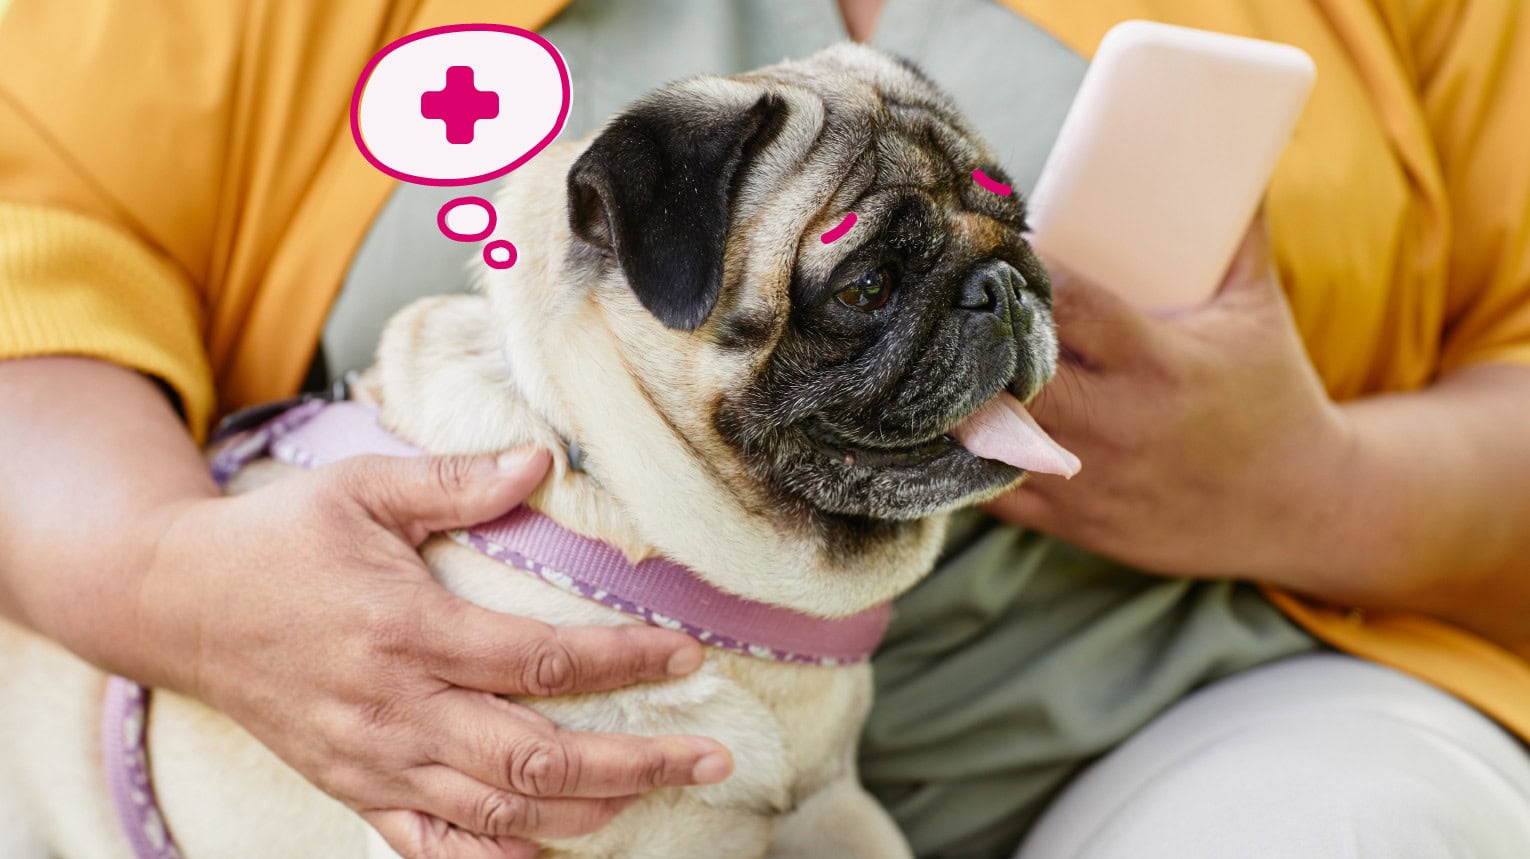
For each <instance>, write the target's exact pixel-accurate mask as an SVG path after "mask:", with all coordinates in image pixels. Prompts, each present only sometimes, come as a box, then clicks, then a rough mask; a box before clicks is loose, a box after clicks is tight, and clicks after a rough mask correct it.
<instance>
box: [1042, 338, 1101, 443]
mask: <svg viewBox="0 0 1530 859" xmlns="http://www.w3.org/2000/svg"><path fill="white" fill-rule="evenodd" d="M1090 384H1093V380H1092V379H1091V377H1090V376H1089V374H1088V372H1086V371H1084V370H1083V369H1082V368H1081V367H1080V366H1079V365H1078V364H1077V363H1075V362H1074V361H1073V359H1071V358H1064V359H1062V360H1059V361H1058V362H1057V371H1056V372H1055V373H1053V374H1052V378H1051V379H1050V380H1049V381H1048V382H1047V383H1046V385H1045V386H1043V387H1042V389H1041V391H1040V392H1039V393H1038V394H1036V397H1035V399H1033V400H1031V401H1030V403H1029V404H1027V405H1026V410H1027V411H1029V412H1030V413H1031V417H1033V418H1035V419H1036V422H1037V423H1038V424H1041V428H1042V429H1044V430H1046V431H1047V433H1048V434H1050V435H1051V436H1052V437H1053V438H1055V439H1057V440H1058V443H1059V444H1062V445H1063V446H1064V447H1067V443H1066V442H1065V441H1063V437H1065V436H1068V435H1071V434H1073V432H1074V429H1075V427H1087V426H1088V423H1089V421H1090V419H1091V418H1092V415H1091V414H1090V407H1089V403H1090V399H1089V390H1088V386H1089V385H1090Z"/></svg>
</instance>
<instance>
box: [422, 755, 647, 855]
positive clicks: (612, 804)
mask: <svg viewBox="0 0 1530 859" xmlns="http://www.w3.org/2000/svg"><path fill="white" fill-rule="evenodd" d="M410 782H411V793H412V795H413V796H412V797H411V799H414V801H417V802H423V803H424V804H425V808H423V809H422V810H423V811H425V812H427V813H429V814H432V815H434V816H435V817H437V818H439V819H441V820H444V821H446V822H447V823H450V824H452V825H453V826H456V827H458V828H461V829H466V830H467V831H469V832H472V833H475V834H477V835H482V836H486V837H489V838H530V839H536V840H544V839H548V838H573V837H575V836H577V835H585V834H587V833H590V832H594V831H595V830H597V829H599V828H601V827H602V826H605V825H606V824H607V823H610V822H611V819H612V818H614V817H616V815H618V814H620V813H621V812H622V811H623V810H624V809H625V808H627V806H629V805H631V804H632V803H633V802H635V801H636V800H637V796H636V795H633V794H628V795H625V796H612V797H596V798H572V797H539V796H527V795H525V794H521V793H516V792H515V791H508V790H503V789H501V788H497V787H494V786H493V785H487V784H484V783H482V782H479V781H477V780H475V779H473V778H471V777H469V776H466V775H464V774H462V773H460V772H458V771H456V770H454V769H452V768H451V767H447V766H432V767H425V768H422V769H419V770H416V771H415V772H414V773H412V775H411V778H410Z"/></svg>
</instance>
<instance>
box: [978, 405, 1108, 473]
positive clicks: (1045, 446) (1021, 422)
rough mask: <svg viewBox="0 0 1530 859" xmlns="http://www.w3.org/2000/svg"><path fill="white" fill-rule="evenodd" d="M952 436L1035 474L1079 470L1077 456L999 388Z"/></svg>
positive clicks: (982, 454)
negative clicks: (1056, 440)
mask: <svg viewBox="0 0 1530 859" xmlns="http://www.w3.org/2000/svg"><path fill="white" fill-rule="evenodd" d="M951 435H953V436H955V437H956V440H957V441H959V442H961V443H962V447H965V448H967V450H968V451H970V452H971V453H972V454H973V455H974V456H980V457H982V458H983V459H997V460H998V461H1000V462H1007V463H1009V464H1010V465H1013V466H1014V467H1016V468H1023V469H1025V470H1026V471H1034V472H1036V473H1038V474H1058V475H1061V476H1063V477H1072V476H1073V475H1075V474H1077V473H1078V469H1079V461H1078V457H1076V456H1074V455H1073V454H1072V453H1069V452H1068V451H1067V450H1066V449H1065V448H1064V447H1063V446H1062V445H1060V444H1058V443H1057V442H1055V441H1053V440H1052V437H1051V436H1049V435H1047V433H1046V430H1044V429H1042V428H1041V425H1040V424H1038V423H1036V419H1035V418H1033V417H1031V413H1030V412H1028V411H1026V410H1025V406H1024V405H1022V404H1021V403H1020V401H1019V400H1017V399H1015V398H1014V396H1013V395H1011V394H1010V393H1009V392H1008V391H1000V392H999V395H998V396H996V397H994V398H993V399H991V400H989V401H988V402H987V403H984V404H983V407H982V408H981V409H978V410H977V411H976V412H974V413H973V415H972V417H970V418H967V419H966V420H964V421H962V422H961V424H960V425H959V426H957V428H956V429H954V430H952V431H951Z"/></svg>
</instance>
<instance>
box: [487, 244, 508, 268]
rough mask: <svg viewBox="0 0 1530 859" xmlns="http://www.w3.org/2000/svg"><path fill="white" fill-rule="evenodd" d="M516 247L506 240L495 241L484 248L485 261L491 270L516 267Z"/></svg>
mask: <svg viewBox="0 0 1530 859" xmlns="http://www.w3.org/2000/svg"><path fill="white" fill-rule="evenodd" d="M515 258H516V252H515V245H512V244H510V243H509V242H507V241H505V240H504V239H495V240H494V241H492V242H489V243H488V244H486V245H484V246H483V261H484V263H485V264H486V265H488V267H489V268H509V267H510V266H513V265H515Z"/></svg>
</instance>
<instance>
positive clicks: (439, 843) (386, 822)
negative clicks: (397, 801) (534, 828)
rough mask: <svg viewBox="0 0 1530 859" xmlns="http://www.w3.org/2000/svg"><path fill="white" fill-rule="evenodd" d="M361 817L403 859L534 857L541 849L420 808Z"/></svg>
mask: <svg viewBox="0 0 1530 859" xmlns="http://www.w3.org/2000/svg"><path fill="white" fill-rule="evenodd" d="M362 817H363V818H364V819H365V820H366V821H367V823H370V824H371V825H372V828H373V829H375V830H377V834H379V835H381V836H382V837H383V840H384V841H386V842H388V846H389V847H392V848H393V849H394V850H395V851H397V852H398V854H399V855H400V856H403V857H404V859H534V857H535V856H536V855H537V853H539V852H540V851H539V850H538V849H537V846H536V845H535V844H532V843H531V842H530V841H526V840H523V839H520V838H491V837H489V836H485V835H478V834H475V833H473V832H469V831H467V830H465V829H460V828H458V827H455V826H452V825H451V824H449V823H447V822H446V821H444V820H441V819H440V818H438V817H431V816H430V815H428V814H424V813H422V812H419V811H412V810H409V809H404V808H392V809H385V810H379V811H368V812H363V813H362Z"/></svg>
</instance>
